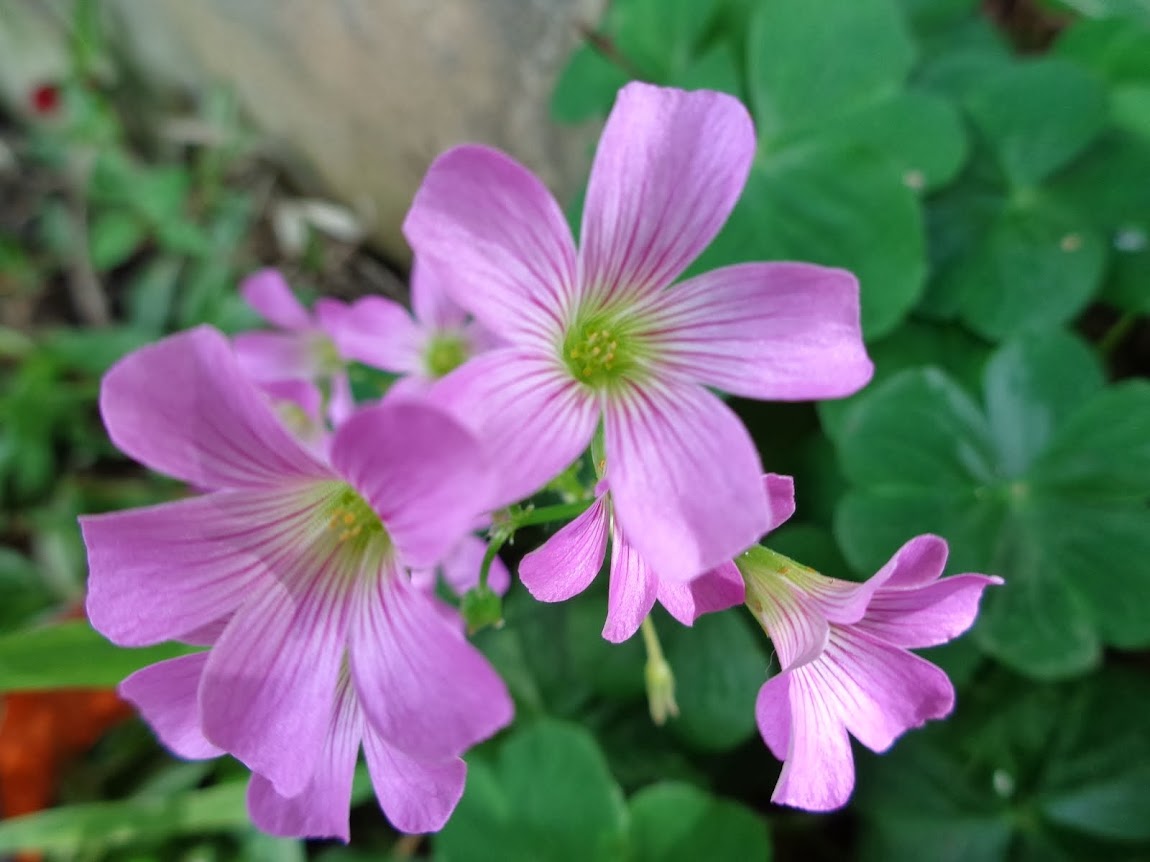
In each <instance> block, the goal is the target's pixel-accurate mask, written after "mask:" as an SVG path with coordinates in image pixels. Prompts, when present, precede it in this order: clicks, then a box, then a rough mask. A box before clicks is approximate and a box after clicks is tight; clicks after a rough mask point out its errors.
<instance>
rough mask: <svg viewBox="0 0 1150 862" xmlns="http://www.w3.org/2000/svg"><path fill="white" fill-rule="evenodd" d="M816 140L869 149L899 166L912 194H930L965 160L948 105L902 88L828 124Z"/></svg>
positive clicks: (957, 121)
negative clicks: (901, 90)
mask: <svg viewBox="0 0 1150 862" xmlns="http://www.w3.org/2000/svg"><path fill="white" fill-rule="evenodd" d="M819 134H820V137H821V136H827V137H833V138H834V139H836V140H840V141H852V142H854V143H857V144H860V145H863V146H867V147H871V148H872V149H874V150H877V151H878V152H880V153H883V154H885V155H886V156H888V157H889V158H890V159H891V160H892V161H893V162H894V163H895V164H896V165H897V166H898V168H899V170H900V171H901V174H902V178H903V182H904V183H906V185H907V186H909V187H910V188H912V189H914V190H916V191H933V190H934V189H937V188H939V187H940V186H943V185H946V184H947V183H949V182H950V181H951V180H952V179H954V177H955V176H956V175H957V174H958V172H959V169H960V168H961V167H962V164H963V162H964V161H965V160H966V132H965V130H964V128H963V125H962V120H961V118H960V117H959V115H958V112H957V111H956V110H955V109H954V108H953V107H952V106H951V103H950V102H949V101H947V100H946V99H944V98H942V97H940V96H934V95H931V94H930V93H926V92H922V91H918V90H907V91H905V92H902V93H898V94H896V95H893V96H891V97H889V98H886V99H883V100H881V101H879V102H875V103H873V104H870V105H868V106H867V107H865V108H862V109H861V110H859V111H856V112H854V113H850V114H844V115H842V116H841V117H838V118H836V119H833V120H831V121H829V122H828V123H827V124H826V125H824V126H823V127H822V128H821V129H820V130H819Z"/></svg>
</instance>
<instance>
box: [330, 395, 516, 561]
mask: <svg viewBox="0 0 1150 862" xmlns="http://www.w3.org/2000/svg"><path fill="white" fill-rule="evenodd" d="M331 459H332V465H333V466H334V467H335V469H336V470H338V471H339V472H340V473H341V474H342V475H343V476H344V477H345V478H346V479H347V480H348V482H350V483H351V485H352V486H353V487H354V488H355V489H356V490H357V491H358V492H359V493H360V494H361V495H362V496H363V498H364V499H365V500H367V501H368V503H370V504H371V506H372V508H373V509H374V510H375V511H376V513H377V514H378V515H379V517H380V518H381V519H382V521H383V523H384V526H385V527H386V529H387V532H388V535H389V536H390V537H391V540H392V541H393V542H395V545H396V547H397V548H398V549H399V551H400V554H401V556H402V558H403V562H404V565H407V566H412V567H417V568H425V567H428V566H433V565H435V564H436V563H438V562H439V561H440V560H441V559H442V558H443V557H445V556H446V555H447V554H448V553H450V552H451V551H452V550H453V549H454V547H455V545H456V544H457V543H458V542H459V540H460V539H462V538H463V537H464V536H465V535H466V534H467V533H468V532H470V530H471V525H472V524H473V523H474V521H475V517H476V516H477V515H479V514H480V513H481V512H484V511H486V510H487V509H488V508H489V507H490V501H491V497H492V493H493V487H492V486H493V484H494V477H493V476H492V474H491V471H490V470H489V468H488V466H487V464H486V462H485V460H484V456H483V453H482V451H481V450H480V446H479V443H478V441H477V440H476V439H475V438H474V437H473V435H472V434H471V433H469V432H468V431H467V429H466V428H464V427H463V426H462V425H461V424H460V423H459V422H457V421H455V420H454V419H453V418H452V417H451V416H449V415H448V414H447V413H446V412H444V411H442V410H439V409H437V408H434V407H431V406H429V405H426V404H419V403H416V402H412V401H389V402H386V403H384V404H380V405H378V406H376V407H369V408H366V409H364V410H361V411H359V412H358V413H356V415H354V416H352V417H351V418H350V419H348V420H347V421H346V422H344V423H343V424H342V425H341V426H340V427H339V428H338V429H337V430H336V433H335V437H334V439H333V440H332V446H331Z"/></svg>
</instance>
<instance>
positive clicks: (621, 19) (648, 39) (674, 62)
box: [606, 0, 716, 82]
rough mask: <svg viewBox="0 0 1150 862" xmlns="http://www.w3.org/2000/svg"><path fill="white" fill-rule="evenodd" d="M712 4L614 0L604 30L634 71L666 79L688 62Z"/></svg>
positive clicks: (683, 0) (682, 0)
mask: <svg viewBox="0 0 1150 862" xmlns="http://www.w3.org/2000/svg"><path fill="white" fill-rule="evenodd" d="M715 5H716V4H715V3H713V2H710V0H616V2H614V3H612V4H611V8H610V11H609V12H608V15H607V22H606V29H607V32H608V34H609V35H610V36H612V37H613V38H614V41H615V44H616V46H617V47H618V49H619V51H620V52H621V53H622V55H623V56H624V57H626V58H627V60H628V62H629V63H630V64H631V65H632V66H634V68H635V69H636V70H637V71H639V72H641V73H642V74H643V76H644V77H645V78H649V79H651V80H655V81H661V82H666V81H669V80H670V79H671V78H672V77H673V76H674V75H676V74H677V73H679V72H681V71H682V70H683V69H685V68H686V67H687V65H688V63H689V62H690V61H691V58H692V56H693V53H694V51H695V48H696V47H697V46H698V44H699V41H700V39H701V38H702V36H703V33H704V32H705V31H706V28H707V25H708V24H709V23H710V21H711V18H712V17H713V15H714V10H715Z"/></svg>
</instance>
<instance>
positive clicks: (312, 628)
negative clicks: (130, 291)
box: [81, 327, 512, 839]
mask: <svg viewBox="0 0 1150 862" xmlns="http://www.w3.org/2000/svg"><path fill="white" fill-rule="evenodd" d="M100 406H101V411H102V414H103V417H104V422H105V425H106V426H107V429H108V432H109V435H110V436H111V438H112V440H113V442H115V443H116V445H117V446H118V447H119V448H120V449H121V450H123V451H124V452H126V453H127V454H129V455H131V456H132V457H133V458H135V459H136V460H137V461H140V462H141V463H143V464H145V465H146V466H148V467H150V468H152V469H154V470H157V471H159V472H162V473H166V474H168V475H170V476H174V477H176V478H178V479H181V480H183V481H185V482H187V483H188V484H190V485H192V486H194V487H197V488H200V489H205V490H206V493H203V494H201V495H199V496H195V497H191V498H189V499H185V500H180V501H177V502H172V503H165V504H162V505H158V506H151V507H148V508H143V509H135V510H130V511H125V512H115V513H110V514H106V515H94V516H87V517H85V518H83V519H81V526H82V528H83V532H84V540H85V543H86V544H87V548H88V562H89V568H90V577H89V592H88V614H89V618H90V619H91V621H92V624H93V626H94V627H95V628H96V629H97V630H99V631H100V632H102V633H103V634H104V635H105V636H106V637H108V638H109V639H110V640H112V641H113V642H115V643H117V644H120V645H122V646H143V645H147V644H154V643H159V642H161V641H166V640H180V641H184V642H187V643H191V644H196V645H210V646H211V649H210V650H209V651H207V652H203V653H198V654H195V655H191V656H186V657H183V658H178V659H173V660H172V661H170V662H164V663H161V664H159V665H154V666H152V667H150V668H146V669H145V670H143V671H140V672H139V673H138V674H136V675H135V676H133V677H131V678H129V680H127V681H126V682H125V683H124V687H123V691H124V694H125V696H127V697H128V698H129V699H131V700H133V701H134V702H136V703H137V704H138V705H139V706H140V707H141V709H142V710H143V712H144V714H145V716H146V717H147V718H148V719H149V721H150V722H151V723H152V724H153V726H154V727H155V728H156V729H157V732H158V733H159V735H160V737H161V738H162V739H163V740H164V741H165V742H166V743H167V744H168V745H169V746H170V747H171V748H172V749H173V750H174V751H176V752H177V753H180V754H184V755H185V756H201V757H202V756H211V755H213V754H216V753H219V752H220V751H226V752H229V753H231V754H232V755H234V756H235V757H236V758H238V759H239V760H241V761H242V762H244V763H245V764H247V765H248V766H249V767H250V768H251V769H252V771H253V772H254V773H256V774H257V776H258V778H257V779H256V780H254V781H253V790H252V800H253V802H252V813H253V816H254V817H256V818H257V821H258V822H261V823H262V824H264V825H268V824H271V825H270V826H269V828H273V829H274V830H275V831H279V832H281V833H290V834H297V835H309V836H320V835H334V836H340V837H343V838H345V839H346V837H347V828H348V827H347V812H348V800H349V796H348V794H349V793H350V789H349V788H350V785H349V784H347V782H345V781H344V780H343V776H344V775H345V774H346V772H347V771H349V770H350V769H351V768H352V766H353V765H354V760H355V756H356V752H357V749H358V744H359V740H360V738H361V737H362V739H363V742H364V745H365V748H366V749H367V750H368V767H369V770H370V771H371V772H372V775H373V780H374V781H375V783H376V786H377V788H379V787H384V788H385V789H387V788H390V789H389V790H387V792H386V793H385V792H384V791H380V801H381V804H382V805H383V806H384V809H385V813H387V814H388V815H389V816H390V817H392V819H393V822H395V824H396V825H397V826H398V827H399V828H401V829H404V830H408V831H427V830H432V829H436V828H438V827H439V826H440V825H442V822H443V820H444V819H445V818H446V816H447V814H448V813H450V810H451V808H452V807H453V805H454V802H455V800H457V799H458V795H459V792H460V790H461V786H462V784H461V782H462V764H461V763H459V762H458V756H459V755H460V754H461V753H462V752H463V751H465V750H466V749H467V748H468V747H470V746H471V745H473V744H474V743H475V742H477V741H479V740H481V739H484V738H486V737H487V736H490V735H491V734H492V733H494V732H495V731H496V730H498V729H499V728H501V727H502V726H504V725H505V724H506V723H507V722H508V721H509V720H510V717H511V712H512V706H511V701H510V698H509V697H508V694H507V691H506V688H505V687H504V685H503V683H502V681H501V680H500V679H499V677H498V676H497V675H496V674H495V672H494V670H493V669H492V668H491V667H490V665H489V664H488V663H487V661H486V660H485V659H484V658H483V656H482V655H481V654H480V653H479V652H478V651H477V650H476V649H475V648H474V647H472V646H471V645H470V644H469V643H468V642H467V641H466V639H465V638H464V637H463V636H462V634H461V632H460V629H459V627H458V625H456V624H453V623H452V621H451V620H450V619H449V618H448V617H447V615H446V614H445V613H444V608H443V606H441V605H439V604H438V603H437V602H436V600H435V599H434V597H433V596H430V595H428V594H427V593H426V592H424V591H423V590H421V589H418V588H417V587H415V586H414V585H412V584H411V583H410V581H409V577H408V573H407V570H408V569H409V568H425V567H430V566H434V565H435V564H437V563H438V562H439V561H440V560H441V559H442V558H443V557H444V556H445V555H446V554H448V553H449V552H450V551H451V550H452V549H453V548H454V547H455V546H456V545H457V544H458V542H459V541H460V539H461V538H462V537H463V536H464V535H466V534H467V533H468V531H469V529H470V528H471V526H472V524H473V523H474V520H475V518H476V515H477V513H478V512H480V511H483V510H484V509H485V508H486V507H487V505H488V491H489V489H490V487H491V484H492V480H491V478H490V474H489V470H488V468H487V466H486V464H485V463H484V461H483V457H482V453H481V450H480V447H479V444H478V443H477V442H476V441H475V440H474V438H473V437H472V436H471V435H470V434H469V433H468V432H467V431H465V430H464V428H463V427H462V426H460V425H459V424H458V423H457V422H455V421H454V420H452V419H450V418H449V417H448V416H446V415H445V414H443V413H442V412H440V411H437V410H435V409H434V408H431V407H429V406H427V405H422V404H415V403H395V404H384V405H380V406H376V407H371V408H367V409H364V410H361V411H359V412H357V413H356V414H355V415H353V416H352V417H351V418H349V419H347V420H346V421H345V422H344V423H343V424H342V425H340V426H339V428H338V429H337V430H336V431H335V432H334V434H333V436H332V439H331V443H330V447H329V450H328V451H329V454H328V460H326V461H325V460H322V459H320V458H318V457H316V456H315V455H313V454H312V453H311V452H309V451H308V450H307V449H306V448H305V447H304V446H302V445H301V444H300V443H299V442H297V441H296V440H295V439H294V438H293V437H292V435H291V434H290V433H289V432H288V431H287V429H286V428H285V427H284V426H283V425H281V424H280V422H279V421H278V420H277V418H276V416H275V414H274V413H273V411H272V408H271V407H270V405H269V403H268V401H267V399H266V398H265V396H264V395H263V394H262V393H261V392H260V391H259V390H258V389H257V388H256V386H255V385H254V384H253V383H252V382H251V381H250V380H248V379H247V378H246V377H245V375H244V372H243V371H242V370H241V368H240V366H239V364H238V362H237V361H236V357H235V354H234V353H233V351H232V350H231V348H230V346H229V344H228V342H227V340H226V339H225V338H224V337H223V336H222V335H220V334H219V333H218V332H216V331H215V330H212V329H210V328H207V327H201V328H199V329H195V330H192V331H189V332H186V333H182V334H180V335H175V336H172V337H170V338H167V339H164V340H163V341H161V342H159V343H157V344H154V345H151V346H149V347H145V348H143V349H141V350H139V351H137V352H135V353H133V354H131V355H129V356H127V357H125V358H124V359H123V360H121V361H120V362H119V363H118V364H117V365H116V366H114V367H113V368H112V370H111V371H109V372H108V374H107V376H106V377H105V379H104V382H103V386H102V389H101V397H100ZM373 752H374V753H373ZM386 769H390V770H392V771H391V772H386V773H385V771H381V770H386ZM397 788H398V789H397ZM397 799H399V800H400V801H396V800H397ZM305 809H306V811H305ZM292 812H296V813H292ZM305 814H306V816H305Z"/></svg>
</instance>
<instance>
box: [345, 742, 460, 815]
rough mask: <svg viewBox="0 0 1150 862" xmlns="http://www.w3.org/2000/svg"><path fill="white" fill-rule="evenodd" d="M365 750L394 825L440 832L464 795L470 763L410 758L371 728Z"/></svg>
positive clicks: (375, 784) (379, 795)
mask: <svg viewBox="0 0 1150 862" xmlns="http://www.w3.org/2000/svg"><path fill="white" fill-rule="evenodd" d="M363 750H364V753H365V754H366V755H367V769H368V772H369V773H370V774H371V783H372V786H373V787H374V788H375V795H376V797H377V798H378V799H379V807H380V808H382V809H383V813H384V814H386V815H387V819H388V820H390V821H391V824H392V826H394V827H395V828H396V829H398V830H399V831H400V832H416V833H417V832H437V831H439V830H440V829H441V828H442V827H443V824H445V823H446V822H447V818H449V817H450V816H451V812H452V811H454V810H455V806H456V804H457V803H458V802H459V799H460V797H461V796H463V783H464V779H465V778H466V777H467V764H465V763H464V762H463V761H462V760H460V759H459V758H458V757H445V758H439V759H433V760H419V759H417V758H414V757H410V756H409V755H406V754H404V753H403V752H402V751H400V750H399V749H398V748H395V747H394V746H391V745H388V744H387V743H386V742H385V741H384V740H383V739H382V738H381V737H380V736H379V735H378V734H376V733H375V732H373V731H372V730H371V729H370V728H369V729H368V730H367V732H366V734H365V735H364V740H363Z"/></svg>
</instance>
